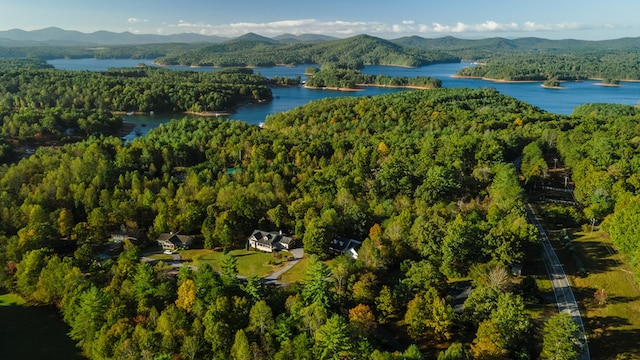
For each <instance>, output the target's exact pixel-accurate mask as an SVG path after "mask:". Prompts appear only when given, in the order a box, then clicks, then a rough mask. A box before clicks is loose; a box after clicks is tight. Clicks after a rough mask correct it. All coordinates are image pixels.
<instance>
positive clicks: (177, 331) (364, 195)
mask: <svg viewBox="0 0 640 360" xmlns="http://www.w3.org/2000/svg"><path fill="white" fill-rule="evenodd" d="M570 123H571V121H570V119H568V118H566V117H561V116H557V115H553V114H549V113H545V112H541V111H539V110H538V109H536V108H533V107H531V106H529V105H526V104H524V103H522V102H520V101H517V100H515V99H512V98H509V97H506V96H503V95H501V94H499V93H497V92H496V91H493V90H461V89H457V90H452V89H434V90H429V91H409V92H402V93H397V94H392V95H385V96H379V97H373V98H369V97H365V98H339V99H333V100H322V101H317V102H313V103H311V104H309V105H307V106H304V107H301V108H297V109H294V110H291V111H288V112H286V113H282V114H277V115H274V116H271V117H269V118H268V119H267V120H266V125H265V127H264V128H259V127H256V126H251V125H248V124H245V123H242V122H236V121H222V120H218V119H215V118H204V119H183V120H181V121H174V122H171V123H169V124H167V125H165V126H161V127H159V128H157V129H154V130H153V131H152V132H150V133H149V134H148V135H147V136H145V137H142V138H138V139H136V140H134V141H133V142H131V143H127V144H123V143H122V142H121V141H120V140H119V139H117V138H109V137H101V138H92V139H88V140H86V141H83V142H79V143H74V144H68V145H65V146H62V147H58V148H44V147H43V148H40V149H39V150H38V151H37V152H36V153H35V154H34V155H33V156H30V157H29V158H25V159H22V160H21V161H20V162H18V163H17V164H13V165H4V166H3V167H2V168H1V169H0V187H1V190H2V191H1V192H0V194H1V196H0V216H1V218H2V233H3V234H4V235H2V237H0V246H1V248H2V251H1V252H0V254H2V255H1V256H2V259H1V260H2V263H3V264H7V266H6V268H5V271H3V272H2V283H3V284H4V286H5V287H7V288H9V289H11V290H12V291H16V292H18V293H20V294H22V295H23V296H24V297H25V298H28V299H30V300H31V301H32V302H34V303H39V304H55V305H57V306H59V307H60V309H61V311H62V313H63V315H64V319H65V321H66V322H67V323H68V324H69V326H70V328H71V332H70V336H71V337H72V338H73V339H74V340H76V341H77V342H78V345H79V346H80V347H81V348H82V349H83V351H84V353H85V354H86V355H87V356H89V357H90V358H95V359H106V358H122V357H126V358H132V359H135V358H170V357H172V356H173V355H175V354H179V355H180V356H181V358H186V359H197V358H212V357H213V358H226V357H229V356H232V357H233V358H247V357H251V358H277V359H285V358H286V359H289V358H372V359H395V358H403V359H421V358H423V355H422V353H431V354H437V353H438V351H440V350H442V351H443V352H442V354H441V356H442V358H443V359H447V358H451V359H461V358H468V357H469V356H473V357H475V358H484V357H491V356H507V357H510V358H513V357H518V358H528V357H532V356H533V357H535V356H537V354H538V353H539V352H540V351H541V350H540V349H541V344H539V343H536V342H531V341H530V339H531V337H532V336H534V333H535V332H536V331H537V330H536V329H535V328H534V327H533V325H532V319H531V318H530V315H528V313H527V312H525V311H524V307H525V304H526V303H527V302H528V301H531V300H530V299H532V298H531V292H530V291H531V290H530V289H529V288H524V287H518V286H511V285H508V283H509V280H506V282H505V276H504V274H505V271H506V270H505V269H506V268H508V267H509V266H511V265H512V264H515V263H519V262H521V261H523V260H524V254H525V249H526V248H527V247H534V248H535V247H536V246H537V232H536V230H535V228H534V227H533V226H532V225H530V224H528V223H527V220H526V217H525V213H524V210H523V209H524V208H523V201H524V198H523V196H524V194H523V189H522V188H521V186H520V183H519V181H518V173H517V170H516V167H515V166H514V165H513V162H514V161H515V160H516V159H518V158H519V157H520V154H521V153H522V151H523V149H524V148H526V147H527V146H529V145H530V144H531V143H532V142H535V141H537V140H539V139H545V138H548V137H552V136H553V134H554V133H556V132H558V131H560V130H562V129H563V128H565V127H567V126H569V124H570ZM240 150H241V151H240ZM239 154H240V157H239V156H238V155H239ZM527 161H529V162H532V161H536V159H535V157H533V158H532V157H529V158H528V160H527ZM229 167H233V168H239V169H242V171H238V172H235V173H233V174H229V173H228V172H227V171H226V169H227V168H229ZM123 224H124V226H125V227H127V228H129V229H144V230H146V231H145V234H146V235H145V236H144V237H141V238H140V241H142V243H140V244H137V245H136V246H134V245H133V244H126V245H125V248H124V251H123V252H122V253H121V254H120V255H119V256H118V257H117V258H116V259H114V260H110V261H106V262H100V263H98V262H96V261H95V260H94V259H95V258H96V254H97V252H98V251H99V250H98V249H99V248H100V246H102V245H105V244H106V243H107V242H108V239H109V236H110V235H109V234H110V233H111V232H112V231H114V230H116V229H120V228H121V227H122V225H123ZM253 228H261V229H267V230H269V229H271V230H276V229H282V230H284V231H286V232H288V233H290V234H295V236H297V237H299V238H300V239H301V240H302V244H303V245H304V249H305V251H306V252H307V254H309V255H310V256H311V260H310V263H309V264H308V265H307V271H306V272H305V276H304V280H303V281H302V282H301V283H300V284H298V285H296V286H291V287H289V288H280V287H275V288H274V287H266V286H264V285H261V284H260V283H259V282H258V281H257V279H249V280H248V281H246V282H241V281H239V280H238V279H237V277H236V275H237V268H236V266H235V262H234V261H235V260H234V257H233V256H231V255H229V254H227V255H225V260H224V262H223V264H222V272H221V273H220V274H218V273H216V272H214V271H213V270H212V269H211V268H207V267H206V266H204V267H201V268H199V269H198V270H197V271H190V270H188V268H187V267H183V268H182V269H181V270H180V271H179V273H178V275H177V277H172V276H170V275H167V268H166V267H165V266H164V265H163V264H162V263H160V264H158V265H155V266H152V265H149V264H147V263H140V262H139V260H138V257H139V251H140V250H139V248H140V246H143V244H144V238H145V237H146V239H148V240H153V239H155V236H156V235H157V234H159V233H160V232H166V231H176V230H179V229H181V230H184V231H186V232H188V233H194V234H195V233H201V234H202V238H201V241H202V242H201V246H203V247H205V248H216V247H225V248H234V247H243V246H244V243H245V242H246V238H247V236H248V235H249V233H248V232H247V229H253ZM335 236H345V237H353V238H357V239H362V240H364V242H363V244H362V247H361V249H360V251H359V257H358V259H357V260H355V261H354V260H352V259H350V258H348V257H339V258H338V259H335V260H334V261H333V262H332V263H331V266H327V265H326V264H325V263H324V262H322V261H321V260H322V259H326V258H327V257H329V256H330V255H329V253H328V251H327V245H328V242H329V241H330V240H331V239H332V238H333V237H335ZM499 274H503V275H499ZM467 275H469V276H471V278H472V279H474V281H473V284H474V289H473V290H472V292H471V295H470V296H469V298H468V300H467V304H466V305H465V307H464V308H465V309H466V310H465V311H463V312H462V313H456V312H454V310H453V307H452V305H451V304H450V303H448V302H447V300H446V299H447V297H446V294H447V292H448V289H449V288H450V287H451V286H452V283H450V282H451V281H455V279H456V278H457V277H459V276H467ZM327 276H330V277H329V279H327ZM507 278H508V276H507ZM492 279H493V280H492ZM496 279H501V280H496ZM527 289H529V290H527ZM390 331H391V332H393V333H400V334H404V335H401V336H400V338H401V339H404V340H402V341H403V342H404V343H403V344H402V345H398V344H395V345H393V342H391V343H390V342H389V338H388V335H385V334H389V332H390ZM538 335H539V334H538ZM465 339H466V340H465ZM411 343H415V344H417V345H419V347H418V346H415V345H411V346H409V344H411ZM398 346H400V348H398ZM447 348H448V349H447ZM445 349H446V351H445ZM247 354H249V355H247Z"/></svg>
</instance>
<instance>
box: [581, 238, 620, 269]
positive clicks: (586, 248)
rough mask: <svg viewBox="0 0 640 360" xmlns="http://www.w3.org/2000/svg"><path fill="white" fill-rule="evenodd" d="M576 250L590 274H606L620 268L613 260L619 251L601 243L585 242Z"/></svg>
mask: <svg viewBox="0 0 640 360" xmlns="http://www.w3.org/2000/svg"><path fill="white" fill-rule="evenodd" d="M576 248H577V249H578V250H579V252H580V257H581V258H582V261H583V262H584V265H585V267H586V268H587V269H588V270H589V272H592V273H604V272H607V271H611V270H612V269H615V268H617V267H618V266H620V264H619V263H618V261H617V260H616V259H612V258H611V257H612V256H613V255H615V254H617V251H615V250H614V249H612V248H610V247H608V246H606V245H604V244H602V243H601V242H598V241H583V242H580V244H579V245H578V246H576ZM611 252H613V253H611Z"/></svg>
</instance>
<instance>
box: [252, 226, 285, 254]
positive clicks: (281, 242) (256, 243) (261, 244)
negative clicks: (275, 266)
mask: <svg viewBox="0 0 640 360" xmlns="http://www.w3.org/2000/svg"><path fill="white" fill-rule="evenodd" d="M248 241H249V247H252V248H254V249H257V250H261V251H266V252H273V251H274V250H290V249H293V248H295V247H296V241H295V239H294V238H292V237H291V236H287V235H283V234H282V231H271V232H267V231H262V230H254V231H253V233H252V234H251V236H249V239H248Z"/></svg>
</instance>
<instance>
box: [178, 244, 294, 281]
mask: <svg viewBox="0 0 640 360" xmlns="http://www.w3.org/2000/svg"><path fill="white" fill-rule="evenodd" d="M178 253H179V254H180V257H181V259H182V260H183V261H187V262H190V263H191V264H190V265H193V266H200V265H201V264H203V263H208V264H209V265H211V266H212V267H213V268H214V269H215V270H216V271H220V270H221V265H222V258H223V257H224V253H222V252H221V251H214V250H206V249H191V250H181V251H179V252H178ZM229 253H230V254H231V255H233V256H235V258H236V259H237V260H238V273H239V274H240V275H242V276H257V277H263V276H265V275H268V274H269V273H271V272H273V271H275V270H277V269H278V268H279V267H280V266H282V265H284V264H285V263H286V262H287V255H288V253H280V254H281V255H282V257H281V258H280V259H278V258H277V255H275V254H277V253H265V252H261V251H253V250H245V249H239V250H231V251H230V252H229Z"/></svg>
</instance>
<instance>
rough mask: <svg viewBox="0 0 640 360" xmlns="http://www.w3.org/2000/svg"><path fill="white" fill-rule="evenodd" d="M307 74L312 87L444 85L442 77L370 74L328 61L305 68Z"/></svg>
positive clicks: (431, 86)
mask: <svg viewBox="0 0 640 360" xmlns="http://www.w3.org/2000/svg"><path fill="white" fill-rule="evenodd" d="M305 73H306V74H307V76H308V78H307V82H306V86H308V87H312V88H326V87H331V88H347V89H355V88H358V87H360V86H386V87H415V88H424V89H434V88H439V87H441V86H442V81H441V80H440V79H435V78H432V77H428V76H417V77H411V78H409V77H406V76H388V75H382V74H380V75H368V74H363V73H362V72H360V71H359V70H357V69H352V68H348V67H345V66H341V65H339V64H333V63H327V64H324V65H322V67H321V68H317V67H314V66H311V67H308V68H307V69H306V70H305Z"/></svg>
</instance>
